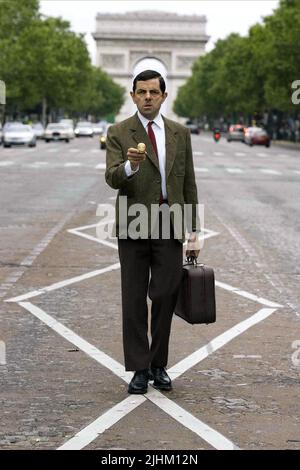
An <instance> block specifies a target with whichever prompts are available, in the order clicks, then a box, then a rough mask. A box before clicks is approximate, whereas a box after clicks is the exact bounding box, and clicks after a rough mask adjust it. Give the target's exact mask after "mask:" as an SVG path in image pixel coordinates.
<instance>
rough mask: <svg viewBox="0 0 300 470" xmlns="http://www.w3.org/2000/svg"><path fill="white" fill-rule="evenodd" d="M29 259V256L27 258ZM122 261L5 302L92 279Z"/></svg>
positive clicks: (115, 266) (27, 297) (17, 300)
mask: <svg viewBox="0 0 300 470" xmlns="http://www.w3.org/2000/svg"><path fill="white" fill-rule="evenodd" d="M26 259H27V258H26ZM119 267H120V263H115V264H111V265H110V266H107V267H106V268H103V269H97V270H96V271H90V272H88V273H86V274H82V275H80V276H75V277H71V278H69V279H65V280H64V281H60V282H55V283H54V284H51V285H50V286H48V287H42V288H41V289H38V290H35V291H31V292H28V293H27V294H23V295H19V296H18V297H13V298H11V299H6V300H5V302H20V301H23V300H27V299H31V298H32V297H37V296H38V295H42V294H45V293H46V292H51V291H53V290H56V289H60V288H61V287H65V286H69V285H70V284H75V283H76V282H81V281H84V280H86V279H90V278H92V277H95V276H99V274H103V273H106V272H109V271H113V270H114V269H119Z"/></svg>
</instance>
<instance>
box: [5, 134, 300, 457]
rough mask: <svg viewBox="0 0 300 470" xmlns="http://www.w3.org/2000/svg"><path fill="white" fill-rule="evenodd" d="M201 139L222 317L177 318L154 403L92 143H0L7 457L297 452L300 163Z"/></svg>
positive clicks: (207, 255) (100, 156)
mask: <svg viewBox="0 0 300 470" xmlns="http://www.w3.org/2000/svg"><path fill="white" fill-rule="evenodd" d="M192 140H193V150H194V163H195V171H196V176H197V184H198V189H199V199H200V202H201V203H203V204H204V209H205V218H204V228H205V231H204V233H205V237H206V238H205V241H204V248H203V250H202V253H201V260H202V261H203V262H205V263H206V264H208V265H211V266H213V267H214V269H215V274H216V281H217V283H216V294H217V322H216V323H215V324H214V325H209V326H197V325H195V326H191V325H187V324H185V323H184V322H183V321H182V320H181V319H179V318H177V317H175V318H174V322H173V328H172V337H171V341H170V361H169V371H170V374H171V375H172V377H173V379H174V389H173V391H172V392H170V393H164V394H161V393H159V392H157V391H154V389H152V388H151V387H149V392H148V394H147V395H146V396H145V397H144V396H138V397H133V396H128V394H127V382H128V381H129V380H130V377H131V374H128V373H127V374H126V373H124V370H123V367H122V363H123V354H122V342H121V318H120V314H121V299H120V279H119V276H120V273H119V269H118V256H117V250H116V245H115V241H114V240H111V241H110V243H108V244H103V243H100V242H99V240H98V239H97V237H96V231H95V225H96V224H97V223H98V222H99V217H98V216H97V215H96V209H97V206H98V204H99V203H112V204H113V202H114V197H115V192H114V191H113V190H111V189H110V188H109V187H107V186H106V184H105V182H104V163H105V152H104V151H102V150H100V149H99V145H98V141H97V138H96V137H94V138H93V139H89V138H86V139H84V138H81V139H76V140H74V141H72V142H71V143H69V144H66V143H49V144H46V143H45V142H38V145H37V147H36V148H34V149H28V148H12V149H4V148H3V147H0V175H1V185H0V201H1V211H0V236H1V244H0V299H1V304H0V377H1V381H0V400H1V410H2V417H1V427H0V448H2V449H56V448H60V447H62V446H63V448H85V449H137V448H139V449H158V450H163V449H190V450H194V449H223V448H243V449H288V448H289V449H300V423H299V416H300V414H299V384H300V375H299V374H300V354H299V353H298V351H299V349H300V331H299V322H300V300H299V276H300V271H299V264H300V244H299V230H300V184H299V183H300V154H299V152H297V151H294V150H291V149H285V148H283V147H277V146H275V145H274V146H271V148H269V149H266V148H264V147H252V148H250V147H247V146H245V145H244V144H242V143H234V142H232V143H227V142H226V141H225V140H224V139H223V138H222V139H221V141H220V142H218V143H215V142H213V140H212V139H211V138H210V136H209V135H203V136H193V137H192ZM297 341H299V343H297ZM78 433H79V434H78ZM74 436H75V437H74Z"/></svg>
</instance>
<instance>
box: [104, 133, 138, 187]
mask: <svg viewBox="0 0 300 470" xmlns="http://www.w3.org/2000/svg"><path fill="white" fill-rule="evenodd" d="M126 161H127V160H126V159H125V158H124V154H123V150H122V145H121V142H120V138H119V137H118V131H117V129H116V127H115V126H111V127H109V129H108V132H107V141H106V171H105V180H106V182H107V184H108V185H109V186H110V187H111V188H113V189H121V188H122V186H123V185H124V184H125V183H126V182H127V181H128V180H129V179H131V178H133V177H134V174H133V175H132V176H130V177H128V176H127V174H126V171H125V164H126Z"/></svg>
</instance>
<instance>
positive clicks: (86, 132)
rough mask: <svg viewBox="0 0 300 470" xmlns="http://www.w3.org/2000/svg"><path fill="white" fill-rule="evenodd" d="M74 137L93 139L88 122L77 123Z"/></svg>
mask: <svg viewBox="0 0 300 470" xmlns="http://www.w3.org/2000/svg"><path fill="white" fill-rule="evenodd" d="M75 135H76V137H80V136H84V137H93V136H94V129H93V124H92V123H91V122H88V121H78V122H77V125H76V127H75Z"/></svg>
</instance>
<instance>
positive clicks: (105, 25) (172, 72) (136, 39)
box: [93, 11, 209, 121]
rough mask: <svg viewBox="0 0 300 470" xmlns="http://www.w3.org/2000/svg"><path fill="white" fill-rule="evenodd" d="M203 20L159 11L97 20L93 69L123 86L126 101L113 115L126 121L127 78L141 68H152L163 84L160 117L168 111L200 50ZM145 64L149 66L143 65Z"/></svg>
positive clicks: (131, 107)
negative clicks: (95, 54) (164, 80)
mask: <svg viewBox="0 0 300 470" xmlns="http://www.w3.org/2000/svg"><path fill="white" fill-rule="evenodd" d="M205 28H206V17H205V16H198V15H178V14H176V13H165V12H161V11H136V12H130V13H124V14H109V13H107V14H100V13H98V14H97V16H96V32H95V33H93V37H94V39H95V41H96V47H97V57H96V65H97V66H99V67H101V68H102V69H103V70H105V71H106V72H107V73H108V74H109V75H110V76H111V77H112V78H113V79H114V80H115V81H116V82H117V83H119V84H120V85H122V86H124V87H125V89H126V91H127V95H128V96H127V99H126V102H125V104H124V106H123V107H122V109H121V112H120V114H119V115H118V116H117V119H116V120H117V121H120V120H122V119H126V118H127V117H129V116H130V115H132V114H133V112H134V111H135V107H134V105H133V103H132V101H131V97H130V96H129V91H130V90H131V89H132V79H133V77H134V76H135V75H136V74H137V73H139V72H140V71H141V70H143V69H144V68H145V66H144V64H145V65H146V68H154V69H157V70H158V71H159V72H160V73H161V74H162V75H163V76H164V77H165V78H166V81H167V91H168V93H169V96H168V99H167V101H166V106H165V109H164V114H166V115H167V116H168V117H170V118H171V119H172V118H175V116H176V115H174V113H173V111H172V106H173V102H174V100H175V98H176V94H177V89H178V87H179V86H181V85H182V84H183V83H184V82H185V81H186V79H187V78H188V77H189V76H190V75H191V67H192V64H193V62H194V61H195V59H197V57H199V56H200V55H203V54H204V52H205V44H206V43H207V41H208V39H209V37H208V36H207V35H206V31H205ZM149 63H150V65H151V66H150V67H149V66H148V64H149Z"/></svg>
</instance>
